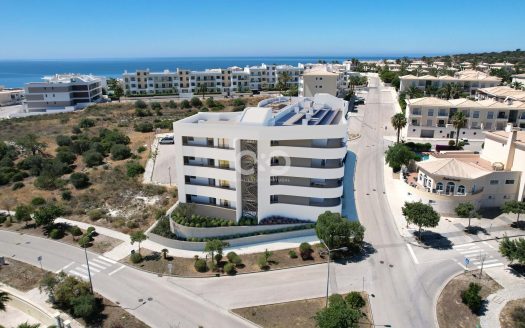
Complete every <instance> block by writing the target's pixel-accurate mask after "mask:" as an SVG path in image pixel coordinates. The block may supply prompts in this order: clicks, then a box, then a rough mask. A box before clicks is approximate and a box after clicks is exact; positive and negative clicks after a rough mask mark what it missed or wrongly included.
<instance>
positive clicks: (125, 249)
mask: <svg viewBox="0 0 525 328" xmlns="http://www.w3.org/2000/svg"><path fill="white" fill-rule="evenodd" d="M56 222H63V223H68V224H71V225H77V226H78V227H79V228H81V229H87V228H88V227H95V229H96V232H97V233H98V234H101V235H105V236H109V237H112V238H115V239H119V240H122V241H123V243H122V244H120V245H118V246H117V247H115V248H113V249H112V250H110V251H108V252H106V253H104V254H103V255H104V256H106V257H108V258H110V259H112V260H115V261H119V260H121V259H123V258H125V257H126V256H128V255H129V254H130V253H131V251H132V250H137V247H138V246H137V245H136V244H135V245H131V239H130V236H129V235H127V234H125V233H122V232H119V231H115V230H112V229H109V228H104V227H100V226H96V225H93V224H88V223H85V222H79V221H73V220H68V219H64V218H58V219H56ZM302 242H308V243H318V242H319V239H318V238H317V236H311V237H300V238H289V239H282V240H276V241H272V242H267V243H261V244H253V245H246V246H240V247H232V248H225V249H224V253H227V252H230V251H233V252H236V253H237V254H252V253H261V252H264V251H265V250H266V249H268V250H270V251H275V250H280V249H287V248H294V247H299V245H300V244H301V243H302ZM140 246H141V248H146V249H149V250H152V251H157V252H160V251H161V250H162V249H164V248H166V249H167V250H168V254H169V255H171V256H175V257H187V258H192V257H194V256H195V255H199V256H204V255H205V253H204V252H195V251H187V250H182V249H177V248H171V247H166V246H164V245H161V244H159V243H156V242H153V241H151V240H146V241H143V242H142V243H141V244H140Z"/></svg>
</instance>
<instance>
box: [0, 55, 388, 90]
mask: <svg viewBox="0 0 525 328" xmlns="http://www.w3.org/2000/svg"><path fill="white" fill-rule="evenodd" d="M349 58H352V56H348V57H192V58H190V57H176V58H131V59H130V58H126V59H82V60H0V85H3V86H5V87H7V88H16V87H23V86H24V84H25V83H28V82H38V81H41V79H42V77H43V76H45V75H53V74H57V73H81V74H94V75H100V76H106V77H120V76H121V75H122V73H124V71H125V70H128V71H135V70H137V69H146V68H149V69H150V70H151V71H163V70H165V69H169V70H172V71H175V70H176V69H177V68H184V69H190V70H204V69H206V68H226V67H230V66H239V67H245V66H247V65H250V66H253V65H260V64H261V63H265V64H289V65H294V66H296V65H297V64H298V63H303V64H304V63H312V62H313V63H316V62H317V61H318V60H319V59H322V60H326V61H327V62H331V61H333V60H338V61H339V62H342V61H344V60H346V59H349ZM355 58H358V59H359V60H381V59H383V58H396V57H395V56H394V57H355Z"/></svg>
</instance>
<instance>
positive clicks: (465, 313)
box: [436, 270, 502, 328]
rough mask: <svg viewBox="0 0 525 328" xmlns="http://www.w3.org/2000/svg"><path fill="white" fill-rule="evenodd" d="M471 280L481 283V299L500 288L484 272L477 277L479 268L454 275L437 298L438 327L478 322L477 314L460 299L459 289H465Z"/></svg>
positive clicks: (465, 327) (462, 326)
mask: <svg viewBox="0 0 525 328" xmlns="http://www.w3.org/2000/svg"><path fill="white" fill-rule="evenodd" d="M471 282H475V283H477V284H480V285H481V291H480V295H481V297H482V298H483V299H485V298H486V297H487V296H489V295H490V294H492V293H494V292H496V291H497V290H499V289H501V288H502V287H501V286H500V285H499V284H498V283H497V282H495V281H494V280H492V278H490V277H489V276H488V275H486V274H483V278H482V279H479V270H476V271H471V272H468V273H464V274H461V275H459V276H457V277H455V278H454V279H452V280H451V281H450V282H449V283H448V284H447V285H446V286H445V288H444V289H443V291H442V292H441V295H440V296H439V299H438V304H437V309H436V311H437V317H438V323H439V327H440V328H449V327H450V328H471V327H476V325H477V324H478V323H479V317H478V315H476V314H474V313H472V311H470V309H469V308H468V306H466V305H465V304H463V302H462V301H461V291H463V290H465V289H467V288H468V285H469V284H470V283H471Z"/></svg>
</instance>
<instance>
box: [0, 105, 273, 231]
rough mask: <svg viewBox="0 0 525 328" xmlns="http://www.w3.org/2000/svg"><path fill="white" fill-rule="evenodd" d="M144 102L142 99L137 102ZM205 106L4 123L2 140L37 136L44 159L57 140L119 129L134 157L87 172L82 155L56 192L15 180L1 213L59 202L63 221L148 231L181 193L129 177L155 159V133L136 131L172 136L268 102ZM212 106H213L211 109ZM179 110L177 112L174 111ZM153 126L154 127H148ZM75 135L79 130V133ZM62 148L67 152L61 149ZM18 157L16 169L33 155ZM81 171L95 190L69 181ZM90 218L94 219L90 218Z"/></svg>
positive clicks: (120, 108)
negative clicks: (184, 124) (212, 116)
mask: <svg viewBox="0 0 525 328" xmlns="http://www.w3.org/2000/svg"><path fill="white" fill-rule="evenodd" d="M137 99H139V98H137ZM200 99H201V101H202V104H200V105H195V104H193V105H190V108H182V106H181V102H180V101H176V102H175V103H176V105H173V102H171V103H170V102H161V103H155V102H149V101H147V102H146V105H147V107H146V108H143V109H137V108H136V105H135V104H134V103H133V102H126V103H118V102H113V103H108V104H99V105H95V106H92V107H90V108H88V109H86V110H84V111H81V112H75V113H63V114H55V115H42V116H33V117H27V118H18V119H11V120H3V121H0V141H4V142H6V143H7V144H11V143H14V142H17V141H18V140H19V139H20V138H23V137H24V136H25V135H27V134H29V133H33V134H34V135H36V136H37V137H38V141H40V142H43V143H45V144H46V147H45V148H44V149H43V153H42V154H38V153H37V155H39V156H40V155H41V156H42V157H43V158H49V159H53V158H54V157H55V156H56V154H57V149H60V147H59V146H58V145H57V140H56V138H57V136H59V135H64V136H70V137H71V136H73V138H79V137H86V138H91V140H94V139H93V138H95V139H96V138H98V137H99V136H100V131H101V130H102V129H109V130H115V129H116V130H118V131H119V132H120V133H122V134H124V135H126V136H127V137H129V143H128V144H127V146H128V147H129V150H130V151H131V157H130V158H126V159H122V160H113V159H112V156H111V154H107V157H105V158H104V161H103V164H102V165H95V166H91V167H88V166H87V165H86V163H85V161H84V159H83V157H82V155H81V154H77V157H76V160H75V161H74V162H73V163H72V165H71V166H70V168H71V169H72V172H68V173H67V174H64V175H63V176H61V177H60V179H61V181H62V183H61V185H60V186H58V187H56V188H46V189H43V188H37V187H36V186H35V184H34V182H35V180H36V178H37V177H36V176H32V175H31V174H29V176H28V177H25V178H24V179H23V180H22V181H19V182H22V183H23V187H20V188H19V189H16V188H14V184H15V182H14V181H11V182H8V183H7V184H4V185H2V186H0V208H1V209H7V208H9V209H11V210H13V209H14V208H15V207H16V206H17V205H19V204H29V203H30V202H31V200H32V199H33V198H35V197H42V198H44V199H45V200H46V201H48V202H50V201H54V202H56V203H58V205H59V206H61V207H62V208H63V209H64V211H65V214H64V215H63V216H65V217H67V218H70V219H73V220H78V221H85V222H94V221H96V224H98V225H103V226H107V227H112V228H115V229H118V230H120V231H123V232H126V233H127V232H129V231H130V230H132V229H144V228H146V227H147V226H149V225H150V224H151V223H152V222H153V221H154V220H155V218H156V217H158V216H159V215H160V214H161V213H163V211H164V210H165V209H166V208H168V207H169V206H170V205H172V204H173V203H174V202H175V201H176V190H175V189H173V190H168V189H166V188H164V187H159V186H152V185H142V183H141V181H142V174H140V175H138V176H135V177H128V176H127V174H126V173H127V172H126V170H127V169H126V168H127V167H126V163H127V162H129V161H133V162H138V163H139V164H140V165H142V166H144V165H145V164H146V162H147V160H148V158H149V157H150V156H151V151H150V148H149V146H150V145H151V142H152V140H153V138H154V132H139V131H137V130H141V129H140V128H138V129H137V126H142V127H144V126H146V129H145V130H146V131H147V130H149V128H151V127H152V128H153V130H156V129H159V130H160V131H161V132H169V131H170V130H171V127H172V122H173V121H176V120H179V119H182V118H184V117H188V116H190V115H193V114H195V113H196V112H197V111H199V110H205V111H234V110H242V108H244V107H245V106H254V105H256V104H257V102H258V101H260V100H261V99H263V97H248V98H244V99H242V101H239V100H235V101H234V100H230V99H225V100H216V101H209V100H208V101H207V100H202V98H200ZM209 105H213V107H212V106H209ZM175 107H176V108H175ZM86 119H88V120H91V121H92V122H94V125H93V126H91V127H82V128H79V124H80V123H81V122H83V121H85V120H86ZM148 125H149V128H148ZM74 130H76V131H74ZM62 148H63V147H62ZM17 152H18V156H17V158H16V160H15V161H14V165H15V167H17V165H18V164H19V162H20V161H23V160H24V158H27V157H28V156H30V155H31V154H30V153H29V154H28V152H27V151H25V152H24V151H21V149H20V148H19V147H17ZM74 172H82V173H85V174H87V175H88V177H89V180H90V185H89V186H88V187H87V188H81V189H76V188H75V187H73V186H72V185H71V183H69V182H68V179H69V177H70V174H71V173H74ZM64 191H66V192H69V193H70V194H71V198H70V199H69V200H65V199H64V197H63V196H62V195H63V193H64ZM88 214H89V215H88Z"/></svg>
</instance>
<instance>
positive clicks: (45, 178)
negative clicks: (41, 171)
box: [33, 174, 64, 190]
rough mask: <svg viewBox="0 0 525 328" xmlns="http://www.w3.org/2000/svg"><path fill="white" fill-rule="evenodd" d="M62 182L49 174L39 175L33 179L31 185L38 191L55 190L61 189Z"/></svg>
mask: <svg viewBox="0 0 525 328" xmlns="http://www.w3.org/2000/svg"><path fill="white" fill-rule="evenodd" d="M63 184H64V181H63V180H61V179H59V178H57V177H55V176H53V175H50V174H46V175H41V176H39V177H38V178H36V179H35V182H34V183H33V185H34V186H35V187H37V188H38V189H43V190H55V189H57V188H59V187H61V186H62V185H63Z"/></svg>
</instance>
